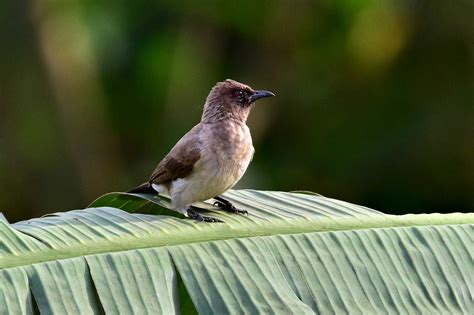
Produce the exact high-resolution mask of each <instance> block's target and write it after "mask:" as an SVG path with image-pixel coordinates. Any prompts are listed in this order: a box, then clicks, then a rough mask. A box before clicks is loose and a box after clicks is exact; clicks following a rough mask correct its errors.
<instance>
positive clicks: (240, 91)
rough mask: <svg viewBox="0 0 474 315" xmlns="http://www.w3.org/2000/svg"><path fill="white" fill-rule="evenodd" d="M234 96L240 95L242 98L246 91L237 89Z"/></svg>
mask: <svg viewBox="0 0 474 315" xmlns="http://www.w3.org/2000/svg"><path fill="white" fill-rule="evenodd" d="M234 96H235V97H238V98H242V97H243V96H244V91H242V90H236V91H235V92H234Z"/></svg>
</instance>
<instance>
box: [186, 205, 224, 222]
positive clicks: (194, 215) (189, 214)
mask: <svg viewBox="0 0 474 315" xmlns="http://www.w3.org/2000/svg"><path fill="white" fill-rule="evenodd" d="M196 209H197V208H196V207H193V206H189V207H188V209H187V210H186V216H187V217H188V218H191V219H194V220H196V221H204V222H224V221H222V220H219V219H217V218H213V217H208V216H204V215H201V214H200V213H198V212H197V211H196Z"/></svg>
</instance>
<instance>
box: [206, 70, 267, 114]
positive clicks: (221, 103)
mask: <svg viewBox="0 0 474 315" xmlns="http://www.w3.org/2000/svg"><path fill="white" fill-rule="evenodd" d="M270 96H275V94H273V93H272V92H268V91H264V90H254V89H252V88H251V87H250V86H248V85H245V84H243V83H240V82H237V81H234V80H230V79H227V80H225V81H223V82H218V83H217V84H216V85H215V86H214V87H213V88H212V90H211V92H210V93H209V95H208V97H207V99H206V104H205V105H204V112H203V117H202V118H203V120H204V119H216V120H220V119H226V118H231V119H237V120H240V121H242V122H245V121H246V120H247V116H248V114H249V112H250V108H251V107H252V104H253V103H254V102H255V101H257V100H259V99H261V98H264V97H270Z"/></svg>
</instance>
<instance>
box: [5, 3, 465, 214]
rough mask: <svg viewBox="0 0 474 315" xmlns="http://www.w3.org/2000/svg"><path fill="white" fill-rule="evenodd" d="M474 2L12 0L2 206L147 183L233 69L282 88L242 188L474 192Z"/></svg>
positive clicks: (458, 206) (31, 205)
mask: <svg viewBox="0 0 474 315" xmlns="http://www.w3.org/2000/svg"><path fill="white" fill-rule="evenodd" d="M473 12H474V10H473V2H472V1H466V0H458V1H454V2H453V1H421V0H418V1H408V0H405V1H389V0H383V1H375V0H374V1H369V0H358V1H354V0H341V1H303V0H301V1H171V0H169V1H123V0H122V1H113V2H98V1H91V0H87V1H86V0H84V1H53V0H42V1H23V0H22V1H6V2H1V3H0V23H1V24H0V25H1V27H0V40H1V43H2V49H1V50H0V67H1V71H0V210H1V211H3V212H5V213H6V216H7V217H8V218H9V219H10V220H12V221H15V220H20V219H25V218H29V217H33V216H38V215H40V214H42V213H48V212H53V211H61V210H68V209H73V208H80V207H84V206H86V205H87V204H88V203H89V202H90V201H92V200H93V199H94V198H95V197H97V196H99V195H101V194H103V193H106V192H109V191H123V190H126V189H127V188H129V187H132V186H134V185H135V184H138V183H140V182H142V181H144V180H145V179H146V178H147V177H148V175H149V174H150V173H151V171H152V170H153V168H154V166H155V164H156V163H157V162H158V161H159V160H160V159H161V158H162V157H163V156H164V155H165V154H166V153H167V152H168V150H169V149H170V148H171V146H172V145H173V144H174V143H175V142H176V141H177V140H178V139H179V137H180V136H182V135H183V134H184V133H185V132H186V131H187V130H188V129H189V128H190V127H191V126H192V125H193V124H195V123H196V122H197V121H198V120H199V118H200V114H201V107H202V105H203V102H204V99H205V97H206V96H207V93H208V91H209V89H210V88H211V87H212V86H213V85H214V84H215V82H217V81H220V80H223V79H226V78H232V79H235V80H239V81H242V82H245V83H247V84H250V85H251V86H253V87H255V88H262V89H268V90H271V91H274V92H275V93H276V94H277V97H276V98H273V99H271V100H268V101H265V102H262V103H261V104H258V105H257V106H256V107H255V108H254V110H253V113H252V115H251V118H250V120H249V125H250V128H251V130H252V133H253V137H254V145H255V147H256V155H255V157H254V160H253V163H252V164H251V167H250V168H249V170H248V172H247V174H246V175H245V177H244V179H243V180H242V181H241V182H240V183H239V184H238V186H237V187H245V188H255V189H271V190H300V189H301V190H313V191H315V192H318V193H321V194H323V195H326V196H330V197H334V198H339V199H343V200H347V201H350V202H354V203H358V204H362V205H366V206H369V207H373V208H375V209H378V210H382V211H385V212H391V213H406V212H414V213H417V212H430V211H440V212H450V211H469V210H471V211H472V210H473V208H474V207H473V206H474V194H473V191H474V189H473V188H474V106H473V99H474V98H473V91H474V89H473V88H474V86H473V85H474V84H473V83H474V81H473V62H472V61H473V56H474V44H473V43H474V28H473V24H472V19H473Z"/></svg>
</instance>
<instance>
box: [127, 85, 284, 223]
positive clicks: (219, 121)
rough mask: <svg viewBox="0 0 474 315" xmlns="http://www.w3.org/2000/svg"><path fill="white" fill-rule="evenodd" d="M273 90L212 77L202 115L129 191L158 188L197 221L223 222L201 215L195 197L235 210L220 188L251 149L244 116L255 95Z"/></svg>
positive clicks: (235, 176) (242, 166) (240, 171)
mask: <svg viewBox="0 0 474 315" xmlns="http://www.w3.org/2000/svg"><path fill="white" fill-rule="evenodd" d="M271 96H275V94H273V93H272V92H269V91H265V90H254V89H252V88H251V87H250V86H248V85H246V84H243V83H240V82H237V81H234V80H231V79H227V80H225V81H222V82H217V83H216V84H215V85H214V87H213V88H212V89H211V91H210V92H209V95H208V96H207V98H206V101H205V103H204V108H203V112H202V116H201V121H200V122H199V123H198V124H197V125H195V126H194V127H193V128H192V129H191V130H189V131H188V132H187V133H186V134H185V135H184V136H183V137H182V138H181V139H180V140H179V141H178V142H177V143H176V144H175V146H174V147H173V148H172V149H171V150H170V152H169V153H168V154H167V155H166V156H165V157H164V158H163V159H162V160H161V162H160V163H158V166H157V167H156V168H155V170H154V171H153V173H152V175H151V176H150V178H149V179H148V181H146V182H144V183H143V184H141V185H139V186H137V187H135V188H133V189H131V190H129V191H128V193H145V192H146V193H158V194H159V195H160V194H161V195H167V196H169V198H170V199H171V207H172V209H174V210H176V211H179V212H181V213H182V214H184V216H185V217H188V218H190V219H194V220H196V221H205V222H222V221H221V220H220V219H217V218H215V217H210V216H204V215H201V214H200V213H199V212H198V211H197V210H199V208H197V207H195V206H193V204H194V203H196V202H200V201H205V200H209V199H214V200H215V203H214V206H216V207H218V208H220V209H222V210H226V211H230V212H233V213H238V214H247V215H248V212H247V211H246V210H241V209H237V208H236V207H235V206H234V205H233V204H232V203H231V202H230V201H229V200H227V199H225V198H223V197H222V194H223V193H224V192H226V191H227V190H229V189H230V188H232V187H233V186H234V185H235V184H236V183H237V182H238V181H239V180H240V179H241V178H242V176H243V175H244V173H245V171H246V170H247V167H248V166H249V164H250V162H251V161H252V158H253V155H254V152H255V149H254V147H253V144H252V136H251V134H250V130H249V127H248V126H247V123H246V122H247V117H248V116H249V113H250V111H251V109H252V107H253V105H254V104H255V102H256V101H257V100H260V99H262V98H266V97H271Z"/></svg>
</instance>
